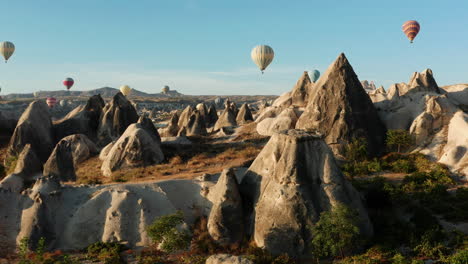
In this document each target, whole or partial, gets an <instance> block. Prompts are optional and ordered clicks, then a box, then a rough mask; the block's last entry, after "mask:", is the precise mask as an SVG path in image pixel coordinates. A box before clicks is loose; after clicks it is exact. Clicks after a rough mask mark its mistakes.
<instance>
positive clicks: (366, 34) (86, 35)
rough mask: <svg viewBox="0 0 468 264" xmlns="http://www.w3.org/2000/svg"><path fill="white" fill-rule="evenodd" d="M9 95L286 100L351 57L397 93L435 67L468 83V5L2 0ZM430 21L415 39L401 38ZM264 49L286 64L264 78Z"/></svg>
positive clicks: (0, 82) (443, 78) (2, 80)
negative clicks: (126, 91) (165, 90)
mask: <svg viewBox="0 0 468 264" xmlns="http://www.w3.org/2000/svg"><path fill="white" fill-rule="evenodd" d="M0 5H1V6H2V7H6V8H4V9H3V10H2V15H1V16H0V25H1V26H0V41H5V40H8V41H12V42H13V43H14V44H15V46H16V52H15V54H14V55H13V56H12V58H11V59H10V61H9V62H8V63H7V64H5V63H0V86H1V87H2V93H3V94H5V93H17V92H33V91H36V90H60V89H63V87H62V85H61V81H62V80H63V79H64V78H65V77H72V78H74V79H75V86H74V87H73V88H72V89H76V90H89V89H94V88H99V87H103V86H111V87H118V86H120V85H122V84H128V85H130V86H131V87H133V88H135V89H138V90H141V91H146V92H159V91H160V89H161V87H162V86H163V85H166V84H167V85H169V86H170V87H171V89H177V90H178V91H179V92H182V93H185V94H219V95H228V94H282V93H284V92H286V91H288V90H290V89H291V88H292V86H293V85H294V84H295V82H296V80H297V79H298V78H299V77H300V75H301V74H302V72H303V71H304V70H310V69H315V68H316V69H319V70H320V71H321V72H324V71H325V70H326V68H327V67H328V65H329V64H330V63H332V62H333V60H334V59H335V58H336V57H337V56H338V55H339V53H340V52H344V53H345V54H346V56H347V57H348V59H349V60H350V62H351V64H352V65H353V67H354V70H355V71H356V73H357V75H358V77H359V79H361V80H365V79H367V80H374V81H375V82H376V84H377V85H384V86H385V87H386V88H387V87H388V86H389V85H390V84H392V83H395V82H407V81H408V79H409V77H410V76H411V74H412V72H414V71H422V70H424V69H425V68H431V69H432V70H433V72H434V75H435V78H436V80H437V82H438V83H439V85H447V84H454V83H468V16H467V15H466V11H467V10H468V2H466V1H461V0H460V1H432V0H427V1H401V0H393V1H375V0H374V1H355V0H346V1H345V0H329V1H311V0H309V1H292V0H291V1H274V0H269V1H254V0H250V1H244V0H237V1H222V0H205V1H202V0H198V1H196V0H170V1H169V0H166V1H158V0H151V1H150V0H133V1H130V0H126V1H124V0H112V1H110V0H109V1H104V0H80V1H71V0H61V1H59V0H48V1H38V0H29V1H26V0H15V1H11V0H0ZM409 19H415V20H418V21H419V22H420V24H421V32H420V33H419V35H418V36H417V38H416V40H415V43H414V44H409V41H408V40H407V39H406V37H405V36H404V34H403V32H402V31H401V25H402V23H403V22H405V21H406V20H409ZM258 44H267V45H270V46H271V47H272V48H273V49H274V51H275V59H274V61H273V62H272V64H271V65H270V66H269V67H268V69H267V70H266V72H265V74H264V75H261V74H260V72H259V70H258V69H257V68H256V66H255V64H254V63H253V62H252V61H251V59H250V50H251V49H252V48H253V47H254V46H255V45H258Z"/></svg>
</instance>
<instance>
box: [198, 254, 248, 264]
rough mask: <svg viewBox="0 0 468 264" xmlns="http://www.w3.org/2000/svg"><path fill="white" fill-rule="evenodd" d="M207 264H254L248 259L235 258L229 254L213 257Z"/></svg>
mask: <svg viewBox="0 0 468 264" xmlns="http://www.w3.org/2000/svg"><path fill="white" fill-rule="evenodd" d="M205 263H206V264H254V262H253V261H251V260H250V259H248V258H245V257H242V256H233V255H229V254H216V255H211V256H210V257H209V258H208V259H207V260H206V262H205Z"/></svg>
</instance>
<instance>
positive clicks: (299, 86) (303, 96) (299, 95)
mask: <svg viewBox="0 0 468 264" xmlns="http://www.w3.org/2000/svg"><path fill="white" fill-rule="evenodd" d="M313 87H314V84H313V83H312V81H311V80H310V78H309V74H308V73H307V72H306V71H304V73H303V74H302V75H301V77H300V78H299V80H298V81H297V82H296V85H295V86H294V87H293V89H292V90H291V91H290V92H287V93H285V94H283V95H281V96H280V97H279V98H278V99H276V100H275V102H273V106H275V107H280V108H282V109H285V108H288V107H289V106H291V105H292V106H295V107H305V106H307V102H308V101H309V97H310V94H311V92H312V90H313Z"/></svg>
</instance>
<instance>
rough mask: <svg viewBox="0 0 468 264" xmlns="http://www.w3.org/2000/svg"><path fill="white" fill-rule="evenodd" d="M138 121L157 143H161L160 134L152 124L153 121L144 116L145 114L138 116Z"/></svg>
mask: <svg viewBox="0 0 468 264" xmlns="http://www.w3.org/2000/svg"><path fill="white" fill-rule="evenodd" d="M138 123H139V124H141V126H142V127H143V128H144V129H145V130H146V131H147V132H148V134H149V135H150V136H151V137H152V138H153V139H154V140H155V141H156V142H158V143H161V136H160V135H159V133H158V130H157V129H156V127H155V126H154V124H153V121H151V119H149V118H148V117H146V116H145V115H143V116H140V118H139V119H138Z"/></svg>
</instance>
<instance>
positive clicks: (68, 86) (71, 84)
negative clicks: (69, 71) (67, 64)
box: [63, 78, 75, 90]
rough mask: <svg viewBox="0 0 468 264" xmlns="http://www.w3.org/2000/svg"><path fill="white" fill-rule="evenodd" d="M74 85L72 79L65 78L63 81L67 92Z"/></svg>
mask: <svg viewBox="0 0 468 264" xmlns="http://www.w3.org/2000/svg"><path fill="white" fill-rule="evenodd" d="M74 83H75V81H73V79H72V78H66V79H65V80H63V85H65V87H67V90H70V88H71V87H72V86H73V84H74Z"/></svg>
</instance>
